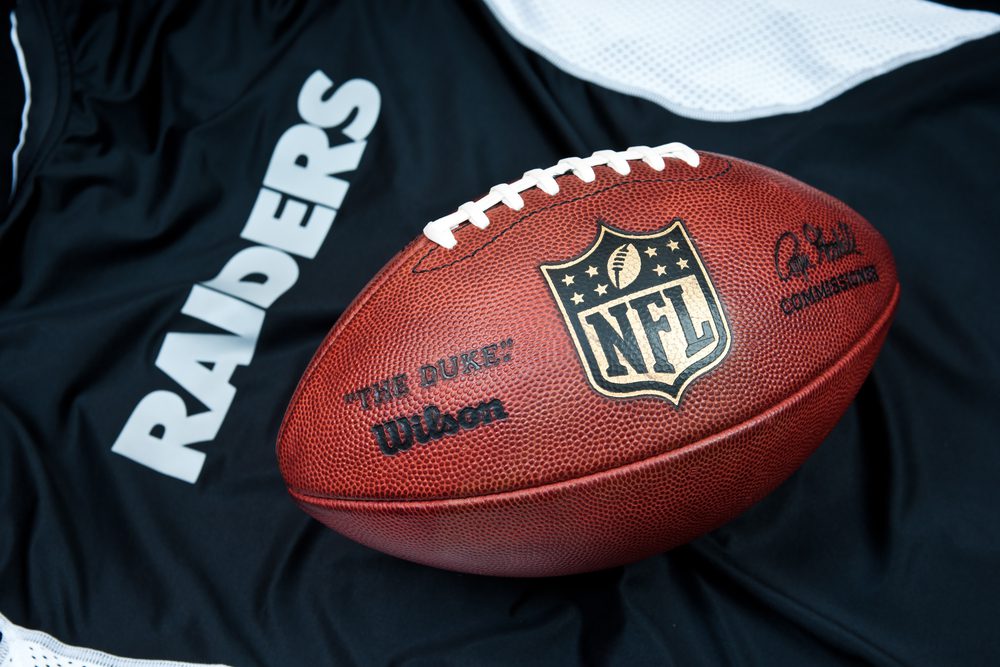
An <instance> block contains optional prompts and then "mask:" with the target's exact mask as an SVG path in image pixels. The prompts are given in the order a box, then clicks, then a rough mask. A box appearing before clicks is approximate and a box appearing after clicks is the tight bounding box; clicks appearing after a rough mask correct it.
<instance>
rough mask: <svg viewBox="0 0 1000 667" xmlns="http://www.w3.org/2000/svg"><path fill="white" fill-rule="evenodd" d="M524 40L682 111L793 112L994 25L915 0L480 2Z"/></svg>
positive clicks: (605, 82)
mask: <svg viewBox="0 0 1000 667" xmlns="http://www.w3.org/2000/svg"><path fill="white" fill-rule="evenodd" d="M486 4H487V5H488V6H489V7H490V8H491V10H492V11H493V13H494V15H495V16H496V17H497V19H498V20H499V22H500V23H501V24H502V25H503V26H504V28H505V29H506V30H507V31H508V32H510V33H511V35H512V36H513V37H514V38H515V39H517V40H518V41H519V42H521V43H522V44H523V45H524V46H526V47H528V48H530V49H532V50H533V51H535V52H537V53H539V54H540V55H542V56H543V57H545V58H546V59H548V60H549V61H551V62H552V63H553V64H554V65H555V66H557V67H559V68H560V69H563V70H565V71H566V72H568V73H570V74H573V75H574V76H577V77H579V78H581V79H585V80H587V81H590V82H592V83H596V84H598V85H601V86H604V87H606V88H610V89H612V90H616V91H618V92H622V93H626V94H629V95H636V96H638V97H643V98H646V99H649V100H651V101H653V102H656V103H658V104H660V105H662V106H664V107H666V108H667V109H669V110H670V111H673V112H675V113H677V114H680V115H683V116H689V117H691V118H699V119H704V120H717V121H735V120H745V119H748V118H758V117H762V116H771V115H775V114H779V113H788V112H793V111H805V110H807V109H812V108H814V107H816V106H819V105H820V104H822V103H823V102H826V101H827V100H829V99H831V98H832V97H835V96H836V95H839V94H840V93H842V92H844V91H845V90H848V89H850V88H852V87H854V86H856V85H858V84H859V83H861V82H863V81H867V80H868V79H871V78H873V77H875V76H878V75H880V74H883V73H885V72H888V71H891V70H893V69H896V68H897V67H900V66H902V65H905V64H907V63H909V62H913V61H915V60H919V59H921V58H926V57H928V56H932V55H935V54H937V53H940V52H942V51H945V50H947V49H950V48H952V47H954V46H957V45H959V44H962V43H963V42H966V41H969V40H972V39H977V38H979V37H983V36H986V35H989V34H992V33H994V32H997V31H998V30H1000V16H997V15H996V14H992V13H988V12H978V11H966V10H959V9H954V8H951V7H945V6H942V5H937V4H934V3H931V2H924V1H923V0H879V1H878V2H872V1H871V0H839V1H838V2H803V1H802V0H756V1H749V2H748V1H744V2H721V3H720V2H705V1H704V0H673V1H671V2H660V1H657V0H615V1H614V2H607V0H545V2H537V1H535V0H486Z"/></svg>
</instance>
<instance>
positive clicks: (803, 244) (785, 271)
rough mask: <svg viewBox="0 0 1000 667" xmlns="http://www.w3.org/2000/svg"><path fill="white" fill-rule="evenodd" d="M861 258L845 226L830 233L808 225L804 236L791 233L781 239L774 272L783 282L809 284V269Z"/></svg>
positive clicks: (849, 231)
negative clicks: (849, 256)
mask: <svg viewBox="0 0 1000 667" xmlns="http://www.w3.org/2000/svg"><path fill="white" fill-rule="evenodd" d="M810 249H811V250H810ZM860 254H862V252H861V251H860V250H859V249H858V244H857V240H856V239H855V238H854V232H853V231H851V228H850V227H849V226H848V225H847V223H846V222H838V223H837V225H836V227H834V229H833V230H832V231H830V232H827V231H826V230H824V229H823V228H822V227H819V226H817V225H811V224H809V223H808V222H805V223H802V231H801V233H797V232H792V231H788V232H784V233H783V234H781V236H779V237H778V240H777V241H776V242H775V244H774V270H775V271H776V272H777V273H778V278H780V279H781V280H782V281H788V280H791V279H792V278H803V279H805V280H809V271H810V269H813V268H814V267H816V266H818V265H820V264H822V263H823V262H829V263H831V264H832V263H834V262H838V261H840V260H841V259H843V258H844V257H847V256H848V255H860Z"/></svg>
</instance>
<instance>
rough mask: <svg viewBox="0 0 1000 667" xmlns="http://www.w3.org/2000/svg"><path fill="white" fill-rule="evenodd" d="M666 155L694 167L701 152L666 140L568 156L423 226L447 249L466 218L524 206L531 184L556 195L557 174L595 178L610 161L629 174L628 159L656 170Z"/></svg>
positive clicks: (484, 223) (480, 223)
mask: <svg viewBox="0 0 1000 667" xmlns="http://www.w3.org/2000/svg"><path fill="white" fill-rule="evenodd" d="M664 158H674V159H677V160H681V161H683V162H686V163H687V164H688V165H689V166H691V167H697V166H698V163H699V162H700V159H699V157H698V154H697V153H696V152H694V151H693V150H692V149H690V148H688V147H687V146H686V145H684V144H682V143H679V142H676V141H674V142H672V143H669V144H663V145H662V146H657V147H656V148H650V147H649V146H632V147H631V148H629V149H628V150H625V151H617V152H616V151H597V152H596V153H594V154H593V155H591V156H590V157H588V158H578V157H568V158H565V159H563V160H559V162H558V163H557V164H556V165H555V166H553V167H549V168H548V169H531V170H529V171H526V172H524V176H522V177H521V178H520V179H519V180H517V181H514V182H513V183H501V184H500V185H495V186H493V187H492V188H490V192H489V194H487V195H486V196H485V197H483V198H482V199H479V200H478V201H469V202H465V203H464V204H462V205H461V206H459V207H458V210H457V211H455V212H454V213H452V214H450V215H446V216H444V217H443V218H438V219H437V220H434V221H433V222H429V223H427V225H426V226H424V236H426V237H427V238H429V239H430V240H431V241H433V242H434V243H437V244H438V245H439V246H441V247H443V248H447V249H449V250H450V249H452V248H454V247H455V235H454V234H452V231H454V230H455V229H457V228H458V226H459V225H461V224H462V223H463V222H468V223H470V224H473V225H475V226H476V227H478V228H479V229H486V228H487V227H488V226H489V224H490V219H489V216H487V215H486V211H488V210H489V209H491V208H493V207H494V206H496V205H497V204H503V205H505V206H507V207H508V208H511V209H513V210H515V211H520V210H521V209H522V208H523V207H524V199H522V198H521V194H520V193H522V192H524V191H525V190H527V189H528V188H534V187H537V188H538V189H540V190H541V191H542V192H544V193H546V194H549V195H554V194H558V193H559V183H557V182H556V179H555V177H556V176H561V175H563V174H567V173H570V172H572V173H573V175H574V176H576V177H577V178H579V179H580V180H581V181H583V182H584V183H590V182H591V181H593V180H594V178H595V175H594V167H598V166H603V165H607V166H609V167H611V168H612V169H614V170H615V171H616V172H618V173H619V174H621V175H622V176H627V175H628V174H629V172H631V171H632V168H631V167H630V166H629V164H628V163H629V160H642V161H643V162H645V163H646V164H648V165H649V166H650V167H652V168H653V169H655V170H656V171H663V169H664V168H665V167H666V162H664Z"/></svg>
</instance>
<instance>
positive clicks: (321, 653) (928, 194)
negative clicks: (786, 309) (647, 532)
mask: <svg viewBox="0 0 1000 667" xmlns="http://www.w3.org/2000/svg"><path fill="white" fill-rule="evenodd" d="M827 4H830V3H827ZM832 5H834V6H826V4H824V3H808V4H804V5H800V6H797V7H789V6H788V4H787V3H782V2H761V3H743V4H740V5H739V6H734V7H728V8H727V7H723V8H720V7H717V6H715V5H712V6H709V5H704V4H703V3H686V2H677V3H666V4H661V3H649V4H645V3H639V2H624V3H591V2H578V1H570V0H559V1H555V0H553V1H552V2H547V3H538V4H534V3H528V2H520V1H515V0H489V1H488V2H485V3H473V2H463V3H443V2H411V3H406V2H379V3H373V2H362V1H357V2H290V1H288V2H284V1H282V2H279V1H271V2H264V1H260V2H257V1H255V2H240V3H208V2H146V1H142V2H140V1H135V2H120V3H116V2H99V3H78V2H69V1H67V0H34V1H23V2H18V3H16V4H13V5H12V6H11V8H10V12H9V14H8V13H7V12H5V14H4V18H5V20H7V21H9V25H6V26H5V30H4V31H3V35H5V36H6V37H4V40H3V54H2V56H0V68H2V71H3V74H2V78H0V82H2V85H3V94H2V103H0V132H2V137H0V149H2V150H3V151H4V155H3V156H0V157H3V158H4V160H5V165H4V171H2V172H0V178H2V179H3V181H4V185H3V190H2V195H3V196H2V199H3V201H4V204H3V206H2V210H3V215H2V218H0V516H2V521H0V612H2V614H3V616H0V634H2V637H0V658H9V659H10V661H11V662H10V664H32V663H31V662H30V660H32V659H33V660H36V661H38V660H40V658H38V657H37V656H36V653H37V655H38V656H40V655H43V654H44V655H46V656H49V655H50V654H51V656H53V657H58V656H62V657H61V658H59V659H61V660H64V663H63V664H67V663H66V662H65V661H68V660H70V659H72V658H69V657H65V656H73V655H75V656H76V660H77V663H81V662H83V663H85V662H86V661H88V660H89V661H90V662H91V663H93V664H124V663H116V662H114V658H113V656H114V655H118V656H128V657H133V658H146V659H159V660H181V661H190V662H197V663H224V664H231V665H414V666H415V665H444V664H455V665H463V664H468V665H510V664H521V665H528V664H538V665H553V664H594V665H605V664H607V665H619V664H622V665H703V664H704V665H711V664H735V665H786V664H787V665H817V666H822V665H849V664H874V665H904V664H905V665H973V664H983V665H985V664H996V663H997V662H998V661H1000V638H998V635H997V632H996V630H995V627H994V626H995V625H996V618H997V616H998V614H1000V603H998V600H1000V577H998V576H997V567H998V557H997V554H998V553H1000V521H998V519H997V507H998V504H997V503H998V495H997V480H998V479H1000V447H998V446H997V439H998V435H997V434H998V433H1000V409H997V407H996V406H995V402H996V397H997V396H1000V352H998V347H997V341H998V340H1000V308H998V307H997V305H996V298H997V297H996V290H995V289H994V288H993V279H992V275H993V270H994V269H995V268H997V267H996V264H995V261H996V260H995V258H994V255H995V254H996V247H995V246H996V244H995V243H994V238H995V236H996V231H995V230H996V226H997V222H998V216H1000V187H998V183H1000V176H998V166H1000V158H998V155H1000V86H998V82H1000V34H998V31H1000V14H997V13H996V10H997V6H996V5H995V3H994V5H993V6H992V7H991V8H989V9H990V11H979V10H980V9H982V8H983V6H982V5H976V6H975V7H973V5H972V4H971V3H968V4H967V6H961V5H962V3H951V4H950V5H945V4H935V3H929V2H919V1H917V0H897V1H896V2H892V3H866V2H849V3H832ZM668 141H683V142H684V143H686V144H688V145H690V146H692V147H695V148H698V149H703V150H709V151H714V152H719V153H724V154H730V155H734V156H738V157H741V158H745V159H749V160H752V161H755V162H759V163H761V164H764V165H768V166H770V167H774V168H776V169H780V170H782V171H784V172H786V173H788V174H790V175H792V176H794V177H796V178H798V179H800V180H802V181H804V182H806V183H809V184H810V185H813V186H815V187H818V188H820V189H821V190H824V191H826V192H828V193H830V194H832V195H833V196H835V197H837V198H839V199H841V200H843V201H844V202H846V203H847V204H848V205H850V206H851V207H852V208H854V209H855V210H857V211H858V212H860V213H861V214H862V215H863V216H864V217H865V218H866V219H868V220H869V221H870V222H871V223H872V224H873V225H874V226H875V227H876V228H877V229H878V230H879V231H880V232H881V233H882V234H883V235H884V236H885V238H886V239H887V241H888V244H889V246H890V247H891V248H892V250H893V252H894V255H895V258H896V263H897V267H898V272H899V279H900V283H901V286H902V296H901V301H900V304H899V309H898V313H897V316H896V321H895V324H894V325H893V328H892V330H891V331H890V333H889V336H888V340H887V341H886V343H885V347H884V348H883V351H882V353H881V356H880V357H879V359H878V361H877V363H876V365H875V368H874V370H873V372H872V374H871V376H870V377H869V378H868V380H867V382H866V383H865V385H864V386H863V388H862V389H861V391H860V393H859V395H858V397H857V399H856V401H855V402H854V403H853V405H852V406H851V408H850V409H849V411H848V412H847V414H846V415H844V417H843V418H842V419H841V421H840V422H839V425H838V426H837V427H836V429H835V430H834V431H833V432H832V433H831V434H830V435H829V437H828V438H827V439H826V440H825V441H824V442H823V444H822V445H821V446H820V447H819V449H818V450H817V451H816V453H815V454H814V455H813V456H812V457H811V458H810V459H809V460H808V461H807V462H806V463H805V465H804V466H803V467H802V468H801V469H800V470H799V471H798V472H796V473H795V474H794V475H793V476H792V477H791V478H790V479H789V480H788V481H787V482H786V483H785V484H783V485H782V486H781V487H780V488H778V489H777V490H776V491H775V492H774V493H773V494H772V495H770V496H769V497H767V498H766V499H765V500H763V501H762V502H760V503H759V504H757V505H756V506H754V507H753V508H752V509H750V510H749V511H747V512H746V513H745V514H743V515H742V516H740V517H739V518H737V519H736V520H734V521H732V522H731V523H729V524H727V525H726V526H724V527H722V528H720V529H718V530H716V531H714V532H712V533H710V534H708V535H706V536H704V537H702V538H700V539H698V540H696V541H694V542H692V543H690V544H688V545H685V546H682V547H680V548H677V549H674V550H672V551H670V552H668V553H664V554H662V555H659V556H656V557H653V558H649V559H647V560H644V561H641V562H638V563H634V564H632V565H628V566H625V567H620V568H614V569H610V570H605V571H600V572H594V573H591V574H584V575H578V576H570V577H561V578H551V579H509V580H507V579H497V578H490V577H478V576H470V575H463V574H457V573H453V572H446V571H441V570H436V569H433V568H429V567H424V566H420V565H416V564H413V563H409V562H405V561H402V560H398V559H395V558H392V557H390V556H386V555H383V554H381V553H378V552H375V551H372V550H370V549H368V548H365V547H363V546H360V545H358V544H355V543H353V542H351V541H349V540H348V539H346V538H344V537H342V536H340V535H338V534H336V533H334V532H332V531H329V530H327V529H326V528H324V527H323V526H322V525H320V524H319V523H318V522H316V521H314V520H312V519H310V518H309V517H307V516H306V515H305V514H304V513H303V512H301V511H300V510H299V509H298V508H297V507H296V506H295V504H294V503H293V502H292V501H291V499H290V498H289V496H288V493H287V492H286V490H285V486H284V483H283V481H282V479H281V476H280V474H279V472H278V469H277V464H276V460H275V454H274V443H275V438H276V434H277V430H278V427H279V425H280V422H281V418H282V415H283V412H284V409H285V407H286V405H287V403H288V400H289V399H290V396H291V392H292V390H293V389H294V387H295V385H296V383H297V381H298V379H299V377H300V374H301V373H302V371H303V370H304V368H305V366H306V364H307V363H308V361H309V359H310V358H311V356H312V354H313V352H314V351H315V349H316V347H317V346H318V345H319V343H320V341H321V340H322V339H323V337H324V335H325V334H326V332H327V331H328V330H329V328H330V327H331V325H332V324H333V323H334V322H335V321H336V320H337V317H338V316H339V315H340V313H342V312H343V311H344V309H345V308H346V306H347V305H348V304H349V303H350V301H351V300H352V298H353V297H354V296H355V295H356V294H357V293H358V292H359V291H360V290H361V289H362V287H363V286H364V285H365V283H366V282H367V281H368V280H369V279H370V278H371V277H372V276H373V275H374V274H375V272H376V271H378V269H379V268H380V267H381V266H382V265H383V264H384V263H385V262H386V261H387V260H388V259H389V258H390V257H391V256H392V255H394V254H395V253H396V252H397V251H398V250H399V249H400V248H402V247H403V245H404V244H405V243H407V242H408V241H409V240H410V239H412V238H413V237H414V236H415V235H417V234H419V233H420V232H421V229H422V227H423V225H424V224H425V223H427V222H428V221H429V220H432V219H434V218H437V217H439V216H442V215H445V214H447V213H449V212H450V211H452V210H454V209H455V207H456V206H457V205H458V204H460V203H462V202H464V201H468V200H470V199H472V198H474V197H476V196H478V195H479V194H480V193H482V192H485V191H487V190H488V189H489V188H490V187H491V186H492V185H494V184H497V183H501V182H505V181H510V180H513V179H516V178H517V177H518V176H519V175H520V174H521V173H523V172H524V171H525V170H527V169H530V168H533V167H545V166H548V165H551V164H555V163H556V162H557V161H558V160H559V159H560V158H563V157H567V156H580V155H583V156H586V155H589V154H590V153H592V152H593V151H595V150H598V149H624V148H626V147H628V146H633V145H658V144H662V143H666V142H668ZM8 195H9V196H8ZM495 279H496V278H495V277H491V276H484V281H487V282H488V281H490V280H495ZM435 307H446V306H445V305H444V304H439V305H437V306H435ZM392 344H393V343H392V341H385V345H392ZM801 354H806V355H807V354H810V350H808V349H802V350H801ZM32 631H35V632H36V634H32ZM37 633H46V634H44V635H43V634H37ZM50 635H51V636H50ZM53 637H54V638H55V639H53ZM57 640H58V641H57ZM59 642H62V643H61V644H60V643H59ZM66 645H71V646H86V647H90V648H91V649H96V650H99V651H103V652H106V653H108V654H111V656H103V657H102V656H100V655H98V654H96V653H90V652H85V651H84V652H80V651H77V652H76V653H74V651H76V649H70V648H67V646H66ZM46 651H47V653H46ZM25 656H33V657H25ZM100 660H104V661H105V662H104V663H100ZM24 661H27V662H24ZM0 663H2V664H8V663H7V662H5V661H4V660H3V659H0ZM38 664H45V662H44V660H42V661H41V662H40V663H38Z"/></svg>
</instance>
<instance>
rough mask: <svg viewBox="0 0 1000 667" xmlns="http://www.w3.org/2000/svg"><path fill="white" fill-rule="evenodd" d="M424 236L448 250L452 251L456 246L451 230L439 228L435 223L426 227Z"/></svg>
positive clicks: (430, 223) (429, 223)
mask: <svg viewBox="0 0 1000 667" xmlns="http://www.w3.org/2000/svg"><path fill="white" fill-rule="evenodd" d="M424 236H426V237H427V238H428V239H430V240H431V241H433V242H434V243H437V244H438V245H439V246H441V247H442V248H444V249H446V250H451V249H452V248H454V247H455V244H456V241H455V235H454V234H452V233H451V230H450V229H447V228H445V227H437V226H435V225H434V223H433V222H428V223H427V224H426V225H424Z"/></svg>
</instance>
